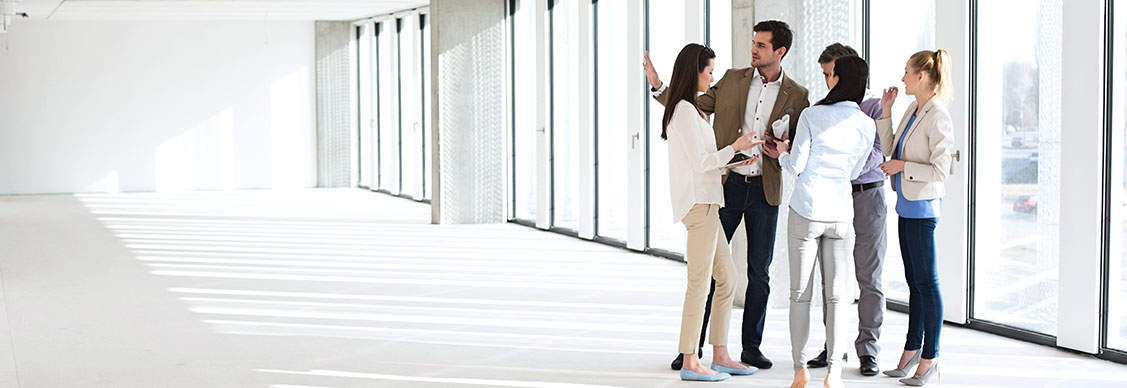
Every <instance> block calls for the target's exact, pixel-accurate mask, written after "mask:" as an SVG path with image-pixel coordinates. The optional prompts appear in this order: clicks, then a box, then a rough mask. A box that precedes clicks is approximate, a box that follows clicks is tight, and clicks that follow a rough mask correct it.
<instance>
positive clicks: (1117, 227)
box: [1106, 0, 1127, 351]
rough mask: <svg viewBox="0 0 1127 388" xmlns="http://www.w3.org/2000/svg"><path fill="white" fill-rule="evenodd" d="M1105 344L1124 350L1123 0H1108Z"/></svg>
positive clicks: (1126, 97)
mask: <svg viewBox="0 0 1127 388" xmlns="http://www.w3.org/2000/svg"><path fill="white" fill-rule="evenodd" d="M1112 20H1113V22H1112V23H1111V24H1112V25H1111V31H1112V34H1111V37H1112V38H1111V39H1112V46H1111V53H1110V54H1111V63H1112V66H1111V79H1112V84H1111V85H1112V88H1111V104H1110V107H1111V112H1109V114H1110V115H1111V131H1112V134H1111V135H1112V136H1111V137H1112V139H1114V141H1113V142H1112V147H1113V148H1112V150H1111V153H1110V154H1109V156H1110V157H1111V160H1112V163H1111V174H1110V177H1111V185H1109V189H1110V190H1111V198H1110V199H1111V201H1110V203H1109V205H1110V206H1109V209H1108V210H1109V212H1110V213H1111V224H1110V228H1109V232H1110V234H1109V236H1108V243H1109V244H1110V249H1109V250H1108V251H1109V252H1108V253H1109V255H1110V257H1109V258H1108V266H1107V271H1108V279H1107V282H1108V284H1107V290H1108V295H1107V302H1106V303H1107V317H1106V318H1107V325H1106V327H1107V347H1109V348H1112V349H1118V350H1120V351H1127V37H1125V33H1127V1H1122V0H1118V1H1115V2H1114V3H1113V4H1112Z"/></svg>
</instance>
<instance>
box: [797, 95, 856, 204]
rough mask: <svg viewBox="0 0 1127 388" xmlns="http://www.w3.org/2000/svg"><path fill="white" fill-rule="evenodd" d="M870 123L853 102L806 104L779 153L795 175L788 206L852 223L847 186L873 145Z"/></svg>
mask: <svg viewBox="0 0 1127 388" xmlns="http://www.w3.org/2000/svg"><path fill="white" fill-rule="evenodd" d="M875 134H876V123H874V122H873V119H872V118H871V117H869V116H868V115H866V114H865V112H862V111H861V108H860V107H858V106H857V103H855V102H852V101H842V102H839V103H836V104H833V105H815V106H812V107H809V108H806V110H804V111H803V112H802V116H800V117H799V119H798V130H797V133H796V134H795V135H794V140H793V142H792V143H791V146H790V152H784V153H783V154H782V155H780V156H779V164H780V165H781V166H782V167H783V169H785V170H787V171H790V172H791V173H792V174H796V175H798V182H796V183H795V187H794V194H792V195H791V198H790V208H791V209H794V211H795V213H798V215H800V216H802V217H804V218H806V219H808V220H811V221H820V222H853V187H852V186H851V185H850V183H849V181H851V180H853V179H857V176H858V175H860V174H861V170H862V169H863V168H864V167H865V161H866V160H867V157H868V156H869V152H870V151H871V150H872V147H873V138H874V136H875Z"/></svg>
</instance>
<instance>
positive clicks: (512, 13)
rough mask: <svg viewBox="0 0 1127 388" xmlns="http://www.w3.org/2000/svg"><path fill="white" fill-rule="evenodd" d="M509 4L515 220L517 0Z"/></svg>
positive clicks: (514, 216)
mask: <svg viewBox="0 0 1127 388" xmlns="http://www.w3.org/2000/svg"><path fill="white" fill-rule="evenodd" d="M508 5H509V12H508V14H509V71H510V73H509V93H510V95H511V96H512V100H511V101H510V103H511V104H512V107H511V108H512V109H510V111H511V112H509V116H510V117H509V120H510V121H509V122H510V123H512V124H511V125H510V128H511V129H512V133H510V134H509V138H510V141H509V147H510V150H509V161H510V165H511V168H512V171H511V174H510V175H512V177H511V178H512V180H511V182H512V184H513V187H512V195H513V200H512V201H510V204H509V206H510V208H512V217H511V219H514V220H515V219H518V218H519V217H518V216H517V131H518V129H517V72H516V68H517V44H516V39H513V37H515V36H516V35H517V22H516V12H517V11H516V10H517V0H509V2H508ZM533 133H535V132H533ZM526 151H527V150H526ZM533 184H534V185H535V183H533Z"/></svg>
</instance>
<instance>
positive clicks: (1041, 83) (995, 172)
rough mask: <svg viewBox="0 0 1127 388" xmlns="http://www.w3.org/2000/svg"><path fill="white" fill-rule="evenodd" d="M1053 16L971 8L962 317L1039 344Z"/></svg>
mask: <svg viewBox="0 0 1127 388" xmlns="http://www.w3.org/2000/svg"><path fill="white" fill-rule="evenodd" d="M1061 7H1062V1H1061V0H991V1H980V2H978V9H977V12H978V23H977V26H975V27H976V28H977V31H978V32H977V42H976V43H977V52H976V56H977V62H976V63H975V67H976V69H977V85H976V90H975V94H976V95H975V97H976V100H977V107H976V112H977V117H976V123H975V134H974V136H973V137H972V138H973V140H974V141H973V142H972V144H973V147H974V148H975V164H974V166H973V168H974V170H975V181H974V200H975V202H976V203H977V204H978V205H977V206H976V207H975V214H974V225H975V228H974V230H975V236H974V272H973V279H972V282H973V290H974V293H973V307H972V317H973V318H975V319H978V320H983V321H990V322H993V323H998V324H1003V325H1006V326H1012V327H1016V328H1020V329H1025V330H1029V331H1034V332H1038V333H1042V334H1046V335H1056V330H1057V274H1058V271H1057V268H1058V262H1059V259H1060V254H1061V253H1062V252H1061V249H1060V247H1061V244H1060V243H1061V241H1060V210H1061V203H1060V182H1061V181H1060V177H1061V175H1060V174H1061V169H1060V156H1061V152H1060V140H1061V109H1060V99H1061V76H1062V74H1061V61H1062V58H1061V33H1062V31H1061V22H1062V18H1061V10H1062V8H1061ZM1094 167H1095V166H1093V168H1094ZM1093 200H1094V198H1093Z"/></svg>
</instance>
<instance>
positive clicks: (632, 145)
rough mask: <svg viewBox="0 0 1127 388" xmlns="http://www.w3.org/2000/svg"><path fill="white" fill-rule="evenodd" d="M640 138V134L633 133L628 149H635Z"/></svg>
mask: <svg viewBox="0 0 1127 388" xmlns="http://www.w3.org/2000/svg"><path fill="white" fill-rule="evenodd" d="M640 136H641V135H640V134H638V133H637V132H634V136H631V137H630V149H634V148H635V147H637V145H638V140H639V139H640V138H641V137H640Z"/></svg>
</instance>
